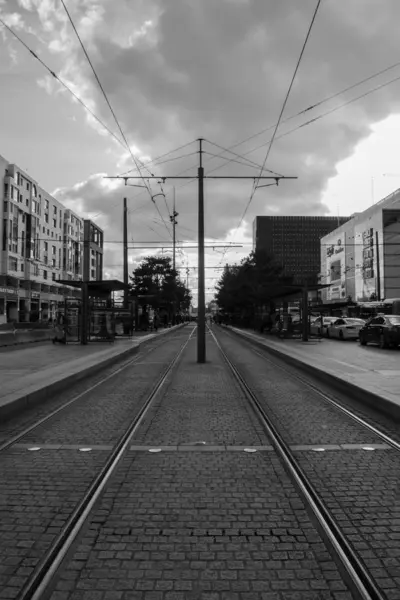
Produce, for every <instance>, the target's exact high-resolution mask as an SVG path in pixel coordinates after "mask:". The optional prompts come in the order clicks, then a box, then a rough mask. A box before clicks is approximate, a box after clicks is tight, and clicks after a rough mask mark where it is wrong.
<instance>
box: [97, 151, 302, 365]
mask: <svg viewBox="0 0 400 600" xmlns="http://www.w3.org/2000/svg"><path fill="white" fill-rule="evenodd" d="M202 142H203V139H199V154H200V161H199V167H198V171H197V177H196V176H193V175H187V176H186V175H166V176H156V175H150V176H149V177H147V176H146V179H147V180H150V179H157V180H158V181H162V182H163V183H165V182H166V180H167V179H190V180H192V181H193V180H195V179H197V180H198V237H199V239H198V329H197V362H198V363H204V362H205V361H206V326H205V267H204V247H205V246H204V179H252V180H253V181H260V180H262V179H272V180H274V181H275V183H276V184H277V185H278V183H279V180H280V179H297V177H285V176H283V175H275V176H274V175H268V176H266V175H261V176H254V175H253V176H252V175H231V176H230V175H208V176H207V175H204V168H203V163H202V157H203V149H202ZM104 179H123V180H124V181H125V185H127V181H128V179H142V176H141V175H130V176H124V175H115V176H107V177H104ZM137 187H142V186H137ZM258 187H263V186H258ZM174 219H175V217H174ZM210 247H211V248H214V247H215V244H214V245H213V246H210ZM173 248H175V243H173Z"/></svg>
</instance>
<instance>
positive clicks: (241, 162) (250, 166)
mask: <svg viewBox="0 0 400 600" xmlns="http://www.w3.org/2000/svg"><path fill="white" fill-rule="evenodd" d="M203 155H207V156H213V157H214V158H219V155H218V154H213V153H212V152H208V150H203ZM244 160H245V159H244ZM229 162H234V163H237V164H238V165H243V166H244V167H249V168H252V169H255V168H257V167H258V168H260V165H258V164H256V163H253V164H251V163H252V162H253V161H251V162H250V163H245V162H244V161H242V160H237V158H231V159H230V161H229ZM264 172H265V173H270V172H271V171H269V170H268V169H264Z"/></svg>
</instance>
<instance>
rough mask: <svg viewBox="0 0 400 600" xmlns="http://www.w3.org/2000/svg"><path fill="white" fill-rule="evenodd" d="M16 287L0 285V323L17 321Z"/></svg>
mask: <svg viewBox="0 0 400 600" xmlns="http://www.w3.org/2000/svg"><path fill="white" fill-rule="evenodd" d="M18 308H19V306H18V288H14V287H9V286H7V287H0V324H3V323H11V322H13V321H16V322H18Z"/></svg>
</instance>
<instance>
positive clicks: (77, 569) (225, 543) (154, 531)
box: [0, 326, 400, 600]
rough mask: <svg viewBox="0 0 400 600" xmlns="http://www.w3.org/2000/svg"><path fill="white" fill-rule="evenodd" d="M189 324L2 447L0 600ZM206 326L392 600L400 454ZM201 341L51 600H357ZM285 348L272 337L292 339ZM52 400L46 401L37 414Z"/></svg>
mask: <svg viewBox="0 0 400 600" xmlns="http://www.w3.org/2000/svg"><path fill="white" fill-rule="evenodd" d="M192 330H193V327H192V326H186V327H184V328H178V329H176V330H175V331H172V332H170V333H169V334H168V335H167V336H166V337H165V338H164V339H165V341H162V340H161V338H158V339H157V338H154V341H153V342H152V343H151V344H150V345H149V347H148V349H146V348H145V349H144V351H140V353H139V354H138V355H137V361H136V362H135V363H132V364H130V365H129V367H128V368H126V369H125V370H123V371H121V372H120V373H119V374H118V375H117V376H116V378H115V377H114V378H110V379H108V380H107V381H105V382H104V383H102V384H100V385H99V386H98V387H96V388H95V389H92V390H91V391H88V393H86V394H85V395H84V396H82V398H81V399H79V400H77V401H76V402H75V403H73V404H71V405H70V406H69V407H68V408H66V409H65V410H63V411H62V412H61V413H59V414H58V415H56V416H54V417H53V418H52V419H50V420H49V421H47V422H45V423H43V424H42V425H40V426H39V427H37V428H36V429H34V430H33V431H32V432H30V433H28V434H27V435H25V436H24V437H23V438H22V439H21V440H18V441H17V442H16V443H15V444H14V445H12V446H11V447H10V448H9V449H8V450H6V451H5V452H3V453H1V454H0V489H1V493H0V556H1V558H0V586H1V592H0V598H2V599H4V600H12V599H14V598H17V597H18V594H19V591H20V590H21V588H22V586H23V585H24V583H25V582H26V581H27V580H28V578H29V577H30V576H31V575H32V573H33V571H34V569H35V567H37V566H38V564H39V562H40V560H41V559H42V558H43V556H44V553H45V552H46V551H47V550H48V549H49V548H50V547H51V544H52V542H53V541H54V540H55V538H56V536H57V535H58V534H59V533H60V531H61V530H62V528H63V527H64V526H65V524H66V522H67V520H68V518H69V517H70V515H71V514H72V511H73V510H74V507H75V506H76V504H77V503H78V502H79V501H80V499H81V498H83V496H84V494H85V491H86V490H87V488H88V486H89V485H90V483H91V481H92V479H93V478H94V477H95V475H96V474H97V473H98V472H99V469H100V468H101V467H102V466H103V465H104V464H105V461H106V460H107V457H108V456H109V455H110V453H111V452H112V451H113V448H114V447H115V444H116V443H117V441H118V439H119V437H120V436H121V435H122V433H123V432H124V430H125V428H126V427H127V425H128V423H129V421H130V420H132V419H133V418H134V417H135V415H136V414H137V412H138V410H139V409H140V407H141V406H142V405H143V403H144V402H145V400H146V397H147V396H148V394H149V392H150V390H151V389H152V388H153V386H154V384H155V382H156V381H157V379H158V378H159V377H160V376H161V374H162V373H163V372H164V370H165V368H166V366H167V365H168V364H169V363H170V362H171V360H172V359H173V357H174V356H176V354H177V352H178V350H179V349H180V348H181V345H182V344H183V343H184V342H185V341H186V340H187V339H188V336H189V334H190V333H191V332H192ZM213 331H214V333H215V334H216V335H217V338H218V340H219V342H220V343H221V346H222V348H223V349H224V350H225V351H226V352H227V354H228V356H229V358H230V360H231V361H233V363H234V364H235V365H236V366H237V368H238V369H239V370H240V372H241V374H242V376H243V377H244V378H245V380H246V381H247V382H248V384H249V385H250V386H251V388H252V390H253V392H254V393H255V394H256V396H257V399H258V401H259V402H260V403H261V405H262V407H263V409H264V410H265V411H266V412H267V414H268V416H269V417H270V418H271V422H272V423H273V424H274V426H275V427H276V428H277V429H278V430H279V432H280V434H281V435H282V437H283V439H284V441H285V442H286V443H287V444H288V446H289V447H290V449H291V451H292V452H293V454H294V456H295V458H296V460H297V461H298V462H299V464H300V465H301V467H302V469H303V470H304V471H305V472H306V473H307V475H308V477H309V479H310V481H311V482H312V484H313V485H314V487H315V489H316V490H317V491H318V493H319V494H320V495H321V498H323V500H324V502H325V503H326V504H327V506H328V507H329V509H330V510H331V511H332V514H333V515H334V517H335V518H336V519H337V520H338V522H339V523H340V525H341V527H342V528H343V531H344V532H345V534H346V536H347V538H348V540H349V542H350V543H351V545H352V547H353V549H354V551H355V552H356V553H357V555H358V556H359V557H360V559H361V560H362V561H363V563H364V564H365V565H366V567H367V568H368V570H369V572H370V574H371V576H372V577H373V578H374V580H375V582H376V584H377V585H378V587H379V588H380V589H381V591H382V592H383V593H384V596H385V597H386V598H387V600H398V589H399V587H400V577H399V571H400V551H399V549H398V545H399V540H400V503H399V497H398V493H397V490H398V473H399V472H400V454H399V453H398V452H397V451H396V450H395V449H394V448H392V447H390V446H388V444H385V443H382V439H381V438H380V437H379V436H378V435H376V434H374V433H372V432H369V431H367V430H366V429H365V428H363V427H362V426H361V425H358V424H356V423H355V422H354V421H352V420H351V419H350V418H349V417H347V416H346V415H344V414H342V413H339V412H338V411H337V410H336V409H334V408H332V407H331V406H329V405H328V404H326V403H324V402H323V401H322V400H321V397H320V396H319V394H318V391H316V390H311V389H310V388H308V387H307V386H306V385H305V384H301V383H300V382H299V381H298V380H296V379H295V378H291V377H289V376H288V375H287V374H286V375H283V374H282V372H280V370H279V364H278V363H280V362H282V361H279V360H278V363H277V364H274V362H273V359H272V358H271V357H270V358H269V359H268V360H265V359H264V358H263V357H262V356H259V355H257V354H255V352H254V351H253V350H252V348H251V347H250V346H249V345H248V344H243V342H242V341H241V339H240V338H239V337H238V336H237V335H236V334H234V333H232V332H231V331H229V329H225V328H220V327H214V328H213ZM206 337H207V363H206V364H204V365H199V364H197V362H196V339H195V338H192V339H191V340H189V342H188V345H187V347H186V349H185V350H184V352H183V354H182V355H181V357H180V359H179V362H178V363H177V365H176V367H175V368H174V370H173V371H172V373H171V375H169V376H168V378H167V381H166V384H165V386H164V388H163V390H162V393H159V394H158V395H157V396H156V397H155V399H154V401H153V403H152V404H151V405H150V407H149V410H148V412H147V413H146V416H145V418H144V419H143V421H142V422H141V424H140V427H139V428H138V429H137V431H136V432H135V435H134V438H133V439H132V440H131V442H130V444H129V450H128V451H127V452H126V453H125V455H124V456H123V458H122V460H121V462H120V464H119V466H118V468H117V470H116V471H115V472H114V474H113V475H112V477H111V479H110V481H109V483H108V484H107V486H106V488H105V490H104V492H103V493H102V495H101V497H100V499H99V502H98V503H97V504H96V506H95V507H94V510H93V512H92V513H91V515H90V517H89V521H88V525H87V527H86V529H85V530H84V531H83V532H82V535H81V537H80V538H79V540H78V543H77V545H76V546H75V547H74V551H73V555H71V556H70V557H69V559H68V561H67V562H65V564H64V565H63V568H62V571H61V572H60V573H59V575H58V576H57V579H56V581H55V587H54V590H53V592H52V595H51V597H52V600H103V599H104V600H114V599H115V600H119V599H121V600H125V599H126V600H187V599H189V600H350V599H351V598H353V594H352V592H351V591H350V589H349V588H348V586H347V583H346V582H345V581H344V580H343V578H342V574H341V573H340V572H339V571H338V569H337V566H336V564H335V562H334V560H333V557H332V555H331V552H330V550H329V548H328V547H327V545H326V543H325V541H324V538H323V537H321V535H320V533H319V532H318V531H317V529H316V528H315V523H314V522H313V521H311V520H310V516H309V513H308V511H307V510H306V505H305V502H304V500H303V499H302V497H301V496H300V494H299V491H298V489H297V487H296V486H295V484H294V483H293V481H292V479H291V477H290V476H289V475H288V473H287V471H286V470H285V468H284V465H283V463H282V461H281V459H280V458H279V456H278V454H277V452H276V450H275V449H274V447H273V445H272V443H271V439H270V438H269V436H268V435H267V433H266V430H265V428H264V426H263V425H262V423H261V422H260V420H259V418H258V417H257V416H256V413H255V412H254V410H253V408H252V407H251V406H250V404H249V400H248V399H247V397H246V396H245V395H244V392H243V391H242V389H241V388H240V387H239V385H238V383H236V381H235V380H234V379H233V377H232V375H231V373H230V371H229V368H228V365H227V364H226V363H225V361H224V360H223V358H222V356H221V354H220V352H219V350H218V349H217V347H216V345H215V343H214V341H213V337H212V335H211V334H208V335H207V336H206ZM264 337H265V336H264ZM286 342H287V340H285V341H284V342H281V341H272V343H276V344H279V345H286V346H285V347H287V348H294V349H296V343H295V342H293V343H292V345H291V346H289V345H287V343H286ZM268 343H270V342H269V340H268ZM316 346H317V344H310V345H309V346H307V350H308V349H309V348H312V347H316ZM318 347H319V348H320V361H322V352H321V349H324V356H325V359H326V357H327V356H328V353H329V352H330V351H331V349H333V350H332V352H333V353H336V352H340V343H339V342H338V343H337V344H334V342H328V343H327V344H325V343H324V342H321V343H319V346H318ZM344 347H345V350H344V352H351V351H352V350H354V346H353V345H351V344H346V343H345V344H344ZM336 348H337V349H338V350H336ZM347 349H349V350H347ZM62 350H64V348H63V349H62ZM67 350H68V347H67ZM371 350H373V349H372V348H371ZM77 351H78V352H80V351H81V350H80V349H77ZM68 352H72V347H71V348H70V350H68ZM395 354H396V353H393V356H395ZM379 355H380V351H379V350H377V356H379ZM287 368H288V369H289V370H290V367H287ZM98 381H100V379H99V380H98ZM82 385H84V382H82ZM78 387H79V386H78ZM58 403H59V400H58V399H57V396H56V397H54V399H52V400H49V401H48V402H47V403H45V404H44V405H43V406H42V407H41V409H40V416H43V415H44V414H45V412H46V410H48V411H49V410H51V408H52V406H54V405H58ZM32 418H33V417H32V415H31V420H32ZM25 419H26V417H25V416H24V413H23V412H22V413H21V415H19V416H15V417H13V418H12V419H11V420H10V421H9V422H7V423H5V424H4V425H3V426H0V439H1V438H2V439H3V441H5V440H6V439H7V436H9V435H11V434H15V432H18V431H21V430H22V428H23V427H22V424H24V426H26V420H25ZM32 422H33V421H32ZM249 449H250V450H251V451H250V452H249V451H248V450H249Z"/></svg>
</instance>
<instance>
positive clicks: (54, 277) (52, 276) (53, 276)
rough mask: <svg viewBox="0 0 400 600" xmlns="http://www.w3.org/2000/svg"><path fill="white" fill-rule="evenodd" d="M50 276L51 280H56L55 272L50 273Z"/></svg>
mask: <svg viewBox="0 0 400 600" xmlns="http://www.w3.org/2000/svg"><path fill="white" fill-rule="evenodd" d="M51 278H52V280H53V281H55V280H56V274H55V273H52V274H51Z"/></svg>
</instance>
